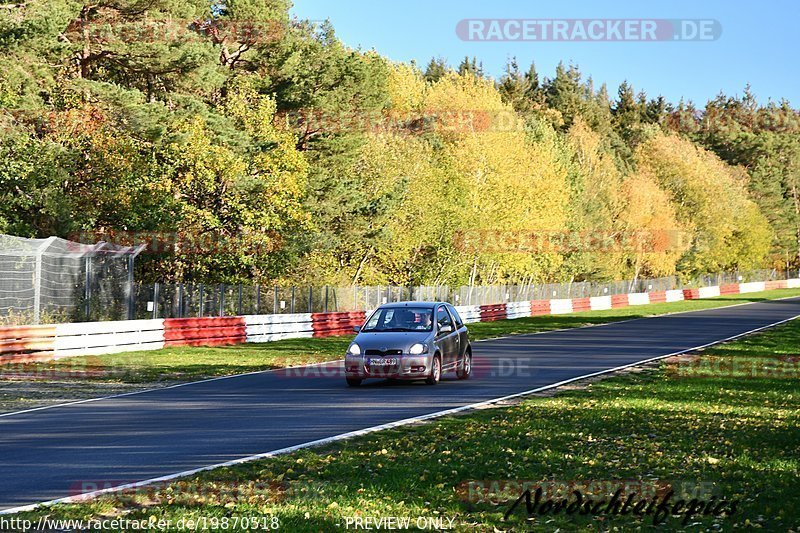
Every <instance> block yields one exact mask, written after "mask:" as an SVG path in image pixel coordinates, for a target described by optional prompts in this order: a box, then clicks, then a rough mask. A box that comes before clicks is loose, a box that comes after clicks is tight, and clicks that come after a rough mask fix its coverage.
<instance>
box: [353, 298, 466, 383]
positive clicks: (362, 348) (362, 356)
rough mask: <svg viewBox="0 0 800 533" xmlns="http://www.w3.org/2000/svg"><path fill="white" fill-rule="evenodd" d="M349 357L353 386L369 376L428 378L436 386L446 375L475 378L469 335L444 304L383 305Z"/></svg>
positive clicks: (408, 303) (362, 331)
mask: <svg viewBox="0 0 800 533" xmlns="http://www.w3.org/2000/svg"><path fill="white" fill-rule="evenodd" d="M355 330H356V331H357V332H358V335H356V338H355V339H353V342H352V343H351V344H350V347H349V348H348V349H347V354H346V356H345V363H344V364H345V375H346V378H347V384H348V385H350V386H351V387H357V386H358V385H361V382H362V381H364V380H365V379H367V378H383V379H386V378H389V379H403V380H422V379H424V380H425V382H426V383H428V384H429V385H436V384H437V383H439V380H440V379H441V377H442V374H443V373H445V372H449V371H453V370H454V371H455V372H456V374H457V375H458V377H459V379H467V378H469V377H470V375H471V374H472V347H471V346H470V342H469V332H468V331H467V327H466V326H465V325H464V321H463V320H462V319H461V317H460V316H459V315H458V311H456V309H455V308H454V307H453V306H452V305H450V304H448V303H444V302H398V303H391V304H386V305H382V306H380V307H379V308H378V309H376V310H375V312H373V313H372V314H371V315H370V316H369V318H368V319H367V321H366V322H365V323H364V325H363V326H362V327H356V328H355Z"/></svg>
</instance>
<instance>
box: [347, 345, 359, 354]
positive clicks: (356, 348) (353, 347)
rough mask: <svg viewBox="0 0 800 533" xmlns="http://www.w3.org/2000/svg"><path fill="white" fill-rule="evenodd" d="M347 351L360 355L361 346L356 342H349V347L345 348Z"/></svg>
mask: <svg viewBox="0 0 800 533" xmlns="http://www.w3.org/2000/svg"><path fill="white" fill-rule="evenodd" d="M347 353H349V354H350V355H361V346H359V345H358V344H355V343H353V344H351V345H350V347H349V348H348V349H347Z"/></svg>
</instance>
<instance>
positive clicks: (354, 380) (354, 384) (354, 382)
mask: <svg viewBox="0 0 800 533" xmlns="http://www.w3.org/2000/svg"><path fill="white" fill-rule="evenodd" d="M362 381H363V380H361V379H358V378H347V384H348V385H349V386H351V387H358V386H359V385H361V382H362Z"/></svg>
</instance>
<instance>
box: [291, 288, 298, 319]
mask: <svg viewBox="0 0 800 533" xmlns="http://www.w3.org/2000/svg"><path fill="white" fill-rule="evenodd" d="M296 288H297V287H294V286H292V308H291V309H290V311H291V313H292V314H294V290H295V289H296Z"/></svg>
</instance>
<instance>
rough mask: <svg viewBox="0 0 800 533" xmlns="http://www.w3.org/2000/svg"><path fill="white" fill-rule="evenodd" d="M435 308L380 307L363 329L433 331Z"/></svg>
mask: <svg viewBox="0 0 800 533" xmlns="http://www.w3.org/2000/svg"><path fill="white" fill-rule="evenodd" d="M432 315H433V310H432V309H431V308H429V307H387V308H384V309H378V310H377V311H375V312H374V313H372V316H371V317H369V320H368V321H367V323H366V324H365V325H364V328H363V329H362V330H361V331H368V332H373V333H377V332H389V331H431V329H432V328H433V320H432Z"/></svg>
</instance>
